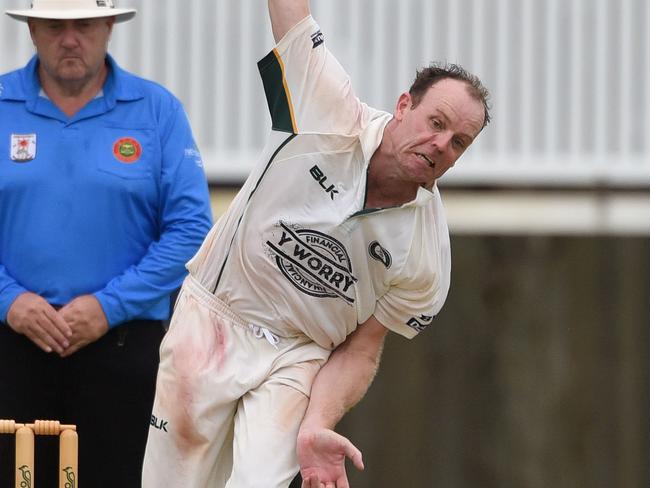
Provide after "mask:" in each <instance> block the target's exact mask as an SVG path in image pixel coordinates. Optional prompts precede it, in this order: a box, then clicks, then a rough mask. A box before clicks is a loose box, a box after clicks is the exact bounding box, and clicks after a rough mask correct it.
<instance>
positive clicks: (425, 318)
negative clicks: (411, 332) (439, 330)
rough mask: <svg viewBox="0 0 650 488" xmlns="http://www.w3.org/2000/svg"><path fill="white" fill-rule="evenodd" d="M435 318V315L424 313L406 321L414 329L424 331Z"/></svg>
mask: <svg viewBox="0 0 650 488" xmlns="http://www.w3.org/2000/svg"><path fill="white" fill-rule="evenodd" d="M434 318H435V315H424V314H422V315H420V316H419V317H411V318H410V319H409V320H408V322H406V325H408V326H409V327H410V328H412V329H415V330H417V331H418V332H422V331H423V330H424V329H426V328H427V327H429V326H430V325H431V323H432V322H433V319H434Z"/></svg>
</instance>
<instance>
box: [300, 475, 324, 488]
mask: <svg viewBox="0 0 650 488" xmlns="http://www.w3.org/2000/svg"><path fill="white" fill-rule="evenodd" d="M300 488H325V485H324V484H323V483H321V482H320V480H319V479H318V476H311V477H308V478H303V479H302V485H301V486H300Z"/></svg>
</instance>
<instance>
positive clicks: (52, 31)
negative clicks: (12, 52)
mask: <svg viewBox="0 0 650 488" xmlns="http://www.w3.org/2000/svg"><path fill="white" fill-rule="evenodd" d="M6 13H7V14H8V15H9V16H11V17H12V18H14V19H17V20H19V21H24V22H26V23H27V25H28V26H29V33H30V35H31V38H32V41H33V43H34V46H35V47H36V55H35V56H34V57H33V58H32V59H31V60H30V61H29V62H28V63H27V65H26V66H25V67H24V68H22V69H19V70H17V71H14V72H11V73H8V74H5V75H2V76H0V114H2V115H1V117H0V321H2V322H1V323H0V391H1V392H2V393H1V394H0V418H10V419H16V420H18V421H22V422H31V421H33V420H35V419H56V420H60V421H62V422H64V423H73V424H77V427H78V431H79V436H80V438H79V451H80V453H79V455H80V459H79V470H80V471H79V472H80V478H81V479H82V483H83V485H85V486H88V487H92V488H102V487H107V488H108V487H111V488H114V487H122V488H124V487H127V488H128V487H138V486H140V469H141V464H142V458H143V453H144V446H145V442H146V436H147V431H148V424H149V419H150V414H151V404H152V400H153V393H154V383H155V375H156V369H157V366H158V348H159V345H160V341H161V338H162V336H163V333H164V331H163V326H162V321H163V320H165V319H166V318H167V316H168V312H169V296H170V293H171V292H172V291H173V290H175V289H176V288H177V287H178V286H179V285H180V283H181V281H182V279H183V277H184V275H185V269H184V263H185V262H186V261H187V260H188V259H189V258H190V257H191V256H192V255H193V254H194V253H195V251H196V250H197V249H198V246H199V245H200V243H201V241H202V240H203V238H204V236H205V234H206V233H207V231H208V230H209V228H210V225H211V215H210V206H209V197H208V191H207V184H206V180H205V175H204V171H203V165H202V161H201V156H200V154H199V152H198V150H197V148H196V145H195V142H194V139H193V136H192V132H191V129H190V126H189V123H188V120H187V117H186V115H185V112H184V110H183V108H182V106H181V104H180V102H179V101H178V100H177V99H176V98H175V97H174V96H173V95H172V94H170V93H169V92H168V91H167V90H165V89H164V88H162V87H161V86H159V85H157V84H155V83H152V82H149V81H146V80H143V79H140V78H138V77H136V76H134V75H132V74H130V73H127V72H125V71H123V70H122V69H120V67H119V66H118V65H117V64H116V62H115V60H114V59H113V58H112V57H111V56H109V55H108V54H107V46H108V41H109V38H110V36H111V33H112V30H113V25H114V24H115V23H117V22H122V21H126V20H129V19H131V18H132V17H133V16H134V15H135V10H134V9H123V8H115V6H114V5H113V2H112V1H111V0H106V1H96V0H34V1H33V2H32V5H31V8H30V9H27V10H11V11H7V12H6ZM52 440H53V439H52ZM12 449H13V445H12V443H10V442H8V441H7V442H5V439H3V441H2V444H1V445H0V480H8V479H11V478H12V477H13V474H12V472H13V466H12V460H13V453H12ZM36 458H37V468H36V470H37V472H36V473H35V475H34V478H35V479H36V480H38V484H39V485H41V486H48V487H49V486H57V485H56V483H57V481H56V479H57V474H56V465H57V454H56V444H55V443H54V442H50V440H48V439H42V440H41V439H39V440H38V441H37V454H36Z"/></svg>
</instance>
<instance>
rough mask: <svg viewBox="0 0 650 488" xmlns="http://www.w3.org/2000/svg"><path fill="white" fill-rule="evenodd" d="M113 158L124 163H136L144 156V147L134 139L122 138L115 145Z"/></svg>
mask: <svg viewBox="0 0 650 488" xmlns="http://www.w3.org/2000/svg"><path fill="white" fill-rule="evenodd" d="M113 156H115V159H117V160H118V161H120V162H122V163H135V162H136V161H137V160H138V159H140V156H142V145H141V144H140V143H139V142H138V141H137V140H136V139H134V138H133V137H122V138H120V139H118V140H117V141H115V143H114V144H113Z"/></svg>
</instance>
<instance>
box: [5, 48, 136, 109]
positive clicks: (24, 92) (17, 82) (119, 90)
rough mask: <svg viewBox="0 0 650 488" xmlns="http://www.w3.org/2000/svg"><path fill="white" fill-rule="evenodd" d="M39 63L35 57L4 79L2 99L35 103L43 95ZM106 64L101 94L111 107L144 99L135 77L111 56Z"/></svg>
mask: <svg viewBox="0 0 650 488" xmlns="http://www.w3.org/2000/svg"><path fill="white" fill-rule="evenodd" d="M38 63H39V61H38V56H36V55H34V56H32V58H31V59H30V60H29V62H28V63H27V65H25V67H24V68H23V69H21V70H18V71H15V72H13V73H9V75H7V76H5V77H3V79H2V80H1V81H0V83H1V84H2V90H0V99H4V100H18V101H24V102H28V101H31V102H32V103H35V101H36V100H37V99H38V97H39V95H40V93H41V84H40V81H39V79H38ZM106 64H107V65H108V75H107V77H106V81H105V82H104V86H103V87H102V90H101V92H100V94H101V93H103V96H104V97H106V102H107V103H108V105H109V106H114V105H115V102H117V101H124V102H128V101H133V100H139V99H141V98H143V96H144V94H143V93H142V91H141V90H140V89H139V88H138V86H137V84H135V83H133V75H131V74H130V73H127V72H126V71H124V70H123V69H122V68H120V67H119V65H118V64H117V63H116V62H115V60H114V59H113V57H112V56H111V55H110V54H107V55H106Z"/></svg>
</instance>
